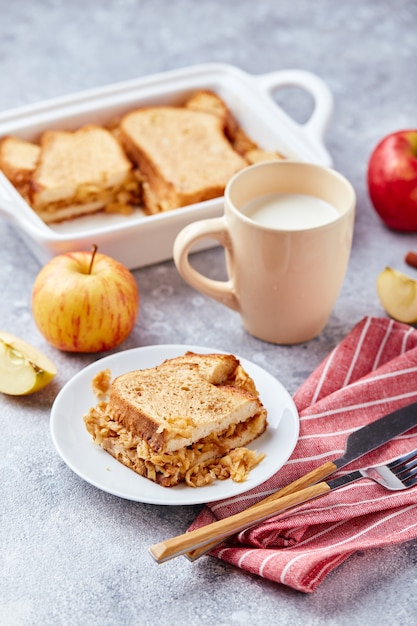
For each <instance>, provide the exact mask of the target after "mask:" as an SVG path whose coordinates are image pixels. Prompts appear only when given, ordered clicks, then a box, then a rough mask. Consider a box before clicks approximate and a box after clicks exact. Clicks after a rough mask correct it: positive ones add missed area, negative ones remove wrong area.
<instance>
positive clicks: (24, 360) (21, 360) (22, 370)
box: [0, 331, 57, 396]
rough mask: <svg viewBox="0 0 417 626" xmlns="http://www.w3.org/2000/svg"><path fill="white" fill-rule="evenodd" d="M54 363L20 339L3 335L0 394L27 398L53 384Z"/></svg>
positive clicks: (8, 334)
mask: <svg viewBox="0 0 417 626" xmlns="http://www.w3.org/2000/svg"><path fill="white" fill-rule="evenodd" d="M56 372H57V370H56V367H55V365H54V364H53V363H52V361H51V360H50V359H49V358H48V357H47V356H45V355H44V354H42V352H40V351H39V350H37V349H36V348H34V347H33V346H31V345H30V344H28V343H26V342H25V341H23V340H22V339H19V337H15V336H14V335H11V334H10V333H6V332H4V331H0V392H2V393H7V394H9V395H11V396H24V395H27V394H30V393H34V392H35V391H39V389H42V388H43V387H45V386H46V385H47V384H48V383H50V382H51V380H52V379H53V377H54V376H55V374H56Z"/></svg>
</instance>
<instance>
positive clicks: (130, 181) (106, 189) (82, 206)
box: [31, 125, 139, 223]
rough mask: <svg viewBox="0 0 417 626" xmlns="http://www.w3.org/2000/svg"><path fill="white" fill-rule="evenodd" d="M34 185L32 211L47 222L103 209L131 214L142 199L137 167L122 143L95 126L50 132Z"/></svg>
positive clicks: (47, 132)
mask: <svg viewBox="0 0 417 626" xmlns="http://www.w3.org/2000/svg"><path fill="white" fill-rule="evenodd" d="M32 185H33V192H32V197H31V204H32V207H33V209H34V210H35V211H36V212H37V213H38V214H39V215H40V217H41V218H42V219H43V220H44V221H45V222H47V223H50V222H56V221H61V220H63V219H70V218H72V217H76V216H79V215H85V214H88V213H93V212H96V211H99V210H102V209H106V210H109V211H118V210H120V211H121V212H123V209H124V208H125V210H126V211H127V210H128V207H131V205H132V204H135V203H137V202H138V196H139V182H138V180H136V179H135V177H134V174H133V167H132V163H131V162H130V161H129V159H128V158H127V157H126V155H125V153H124V151H123V149H122V147H121V146H120V144H119V142H118V141H117V140H116V139H115V137H114V136H113V135H112V133H111V132H110V131H108V130H106V129H104V128H102V127H99V126H94V125H90V126H84V127H82V128H80V129H79V130H77V131H74V132H68V131H46V132H44V133H43V135H42V137H41V153H40V158H39V163H38V166H37V168H36V170H35V172H34V173H33V176H32Z"/></svg>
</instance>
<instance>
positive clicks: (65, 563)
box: [0, 0, 417, 626]
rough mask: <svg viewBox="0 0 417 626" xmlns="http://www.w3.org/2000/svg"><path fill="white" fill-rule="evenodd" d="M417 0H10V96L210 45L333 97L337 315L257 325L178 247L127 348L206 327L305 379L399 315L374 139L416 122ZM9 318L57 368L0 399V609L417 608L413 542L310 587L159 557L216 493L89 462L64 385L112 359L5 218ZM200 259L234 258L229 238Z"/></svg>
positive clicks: (393, 245) (5, 61)
mask: <svg viewBox="0 0 417 626" xmlns="http://www.w3.org/2000/svg"><path fill="white" fill-rule="evenodd" d="M416 27H417V4H416V3H415V2H414V0H408V1H407V0H397V2H395V3H393V2H388V1H379V2H375V1H374V0H351V1H350V2H336V1H335V0H317V1H316V2H309V1H307V0H292V1H289V0H284V1H280V0H256V1H255V2H254V1H253V0H250V1H249V0H211V1H210V2H205V1H203V0H200V1H198V0H195V1H192V0H175V1H173V2H171V1H169V0H165V1H164V0H142V1H140V0H120V1H110V2H99V1H98V0H90V1H88V2H86V1H85V0H84V1H81V0H72V1H71V2H64V1H63V0H62V1H60V0H55V1H54V0H38V1H37V2H29V0H15V2H13V3H10V2H9V1H6V0H0V78H1V82H0V110H6V109H11V108H14V107H18V106H21V105H24V104H28V103H33V102H37V101H41V100H43V99H46V98H49V97H55V96H58V95H65V94H68V93H71V92H74V91H79V90H82V89H85V88H90V87H96V86H100V85H106V84H109V83H113V82H117V81H121V80H125V79H130V78H135V77H139V76H144V75H148V74H152V73H156V72H160V71H163V70H167V69H171V68H177V67H184V66H188V65H191V64H196V63H207V62H216V61H217V62H225V63H231V64H234V65H237V66H239V67H241V68H242V69H244V70H245V71H247V72H250V73H254V74H259V73H265V72H270V71H275V70H280V69H289V68H301V69H306V70H310V71H312V72H314V73H316V74H318V75H320V76H321V77H322V78H323V79H324V80H325V81H326V82H327V84H328V85H329V87H330V89H331V91H332V92H333V95H334V99H335V111H334V115H333V119H332V122H331V125H330V127H329V130H328V134H327V137H326V144H327V147H328V149H329V150H330V152H331V154H332V156H333V159H334V165H335V167H336V168H337V169H338V170H340V171H341V172H342V173H344V174H345V175H346V176H347V177H348V178H349V179H350V180H351V181H352V183H353V184H354V186H355V189H356V191H357V195H358V207H357V218H356V226H355V237H354V245H353V252H352V258H351V262H350V265H349V270H348V274H347V276H346V280H345V283H344V286H343V289H342V292H341V295H340V298H339V300H338V302H337V305H336V307H335V309H334V312H333V314H332V317H331V319H330V320H329V323H328V325H327V327H326V329H325V331H324V332H323V333H322V335H321V336H320V337H318V338H317V339H315V340H313V341H311V342H309V343H308V344H306V345H301V346H291V347H279V346H272V345H268V344H265V343H262V342H260V341H257V340H256V339H254V338H252V337H250V336H248V335H247V334H246V333H245V332H244V331H243V330H242V328H241V325H240V322H239V319H238V317H237V315H236V314H235V313H233V312H232V311H229V310H228V309H225V308H223V307H222V306H221V305H219V304H217V303H215V302H213V301H210V300H208V299H206V298H204V297H203V296H200V295H199V294H197V293H196V292H194V291H193V290H192V289H191V288H189V287H188V286H187V285H186V284H185V283H184V282H183V281H182V279H181V278H180V277H179V276H178V274H177V272H176V270H175V267H174V266H173V264H172V262H166V263H163V264H160V265H157V266H154V267H150V268H143V269H140V270H136V271H135V272H134V275H135V278H136V280H137V283H138V285H139V288H140V292H141V310H140V314H139V317H138V321H137V324H136V327H135V329H134V331H133V333H132V335H131V336H130V337H129V339H128V340H127V341H126V342H125V344H124V345H123V346H122V347H121V348H120V349H125V348H131V347H136V346H142V345H151V344H164V343H186V344H197V345H207V346H213V347H217V348H221V349H224V350H230V351H233V352H236V353H238V354H240V355H242V356H244V357H247V358H250V359H251V360H253V361H254V362H256V363H258V364H259V365H261V366H263V367H265V368H267V369H268V370H269V371H270V372H272V373H273V374H274V375H275V376H277V377H278V378H279V379H280V380H281V381H282V383H283V384H284V385H285V386H286V387H287V389H288V390H289V391H290V392H291V393H292V392H294V391H295V389H296V388H297V387H298V385H299V384H300V383H301V382H302V381H303V380H304V379H305V378H306V376H307V375H308V374H309V373H310V372H311V371H312V370H313V369H314V368H315V367H316V365H317V364H318V363H319V362H320V361H321V360H322V358H323V357H324V356H325V355H326V354H327V353H328V352H329V350H331V349H332V348H333V346H334V345H335V344H336V343H337V342H338V341H339V340H340V339H341V338H342V337H343V336H344V335H345V334H346V333H347V332H348V331H349V329H350V328H351V327H352V326H353V325H354V324H355V323H356V322H357V321H359V320H360V319H361V318H362V317H363V316H365V315H377V316H378V315H384V312H383V310H382V309H381V306H380V304H379V302H378V299H377V295H376V291H375V279H376V275H377V273H378V272H379V271H380V270H381V269H382V268H383V267H384V266H385V265H392V266H393V267H396V268H397V269H402V270H405V271H409V270H408V269H407V268H406V266H405V264H404V260H403V259H404V255H405V253H406V252H407V251H408V250H409V249H412V248H413V247H414V249H416V250H417V240H416V236H415V234H413V235H399V234H395V233H392V232H389V231H387V230H386V229H385V228H384V227H383V225H382V224H381V222H380V221H379V219H378V218H377V216H376V215H375V213H374V211H373V209H372V208H371V206H370V203H369V200H368V197H367V193H366V186H365V172H366V162H367V158H368V156H369V154H370V151H371V149H372V148H373V146H374V145H375V144H376V142H377V141H378V140H379V139H380V138H381V137H383V136H384V135H385V134H387V133H389V132H391V131H394V130H398V129H400V128H403V127H412V126H415V125H416V118H417V106H416V96H415V76H416V67H417V38H416ZM279 102H280V104H282V106H283V107H284V108H286V109H288V110H289V111H290V112H291V114H292V115H293V116H294V118H295V119H296V120H297V121H304V120H305V119H306V118H307V117H308V115H309V111H310V106H311V103H310V101H309V99H308V98H307V97H306V96H305V94H304V93H302V94H301V93H299V92H298V91H294V90H288V91H287V92H285V93H283V94H280V96H279ZM0 241H1V246H0V288H1V294H2V297H1V299H0V327H1V328H2V329H5V330H8V331H10V332H14V333H16V334H18V335H20V336H22V337H23V338H25V339H27V340H29V341H31V342H32V343H33V344H35V345H37V346H38V347H39V348H40V349H42V350H44V351H45V352H46V353H48V354H49V355H50V356H51V357H52V358H53V359H54V360H55V362H56V363H57V366H58V368H59V374H58V376H57V377H56V380H55V381H54V382H53V383H52V384H51V386H49V387H48V388H46V389H45V390H44V391H42V392H40V393H38V394H36V395H34V396H31V397H27V398H11V397H6V396H3V397H1V398H0V413H1V428H2V437H1V439H0V441H1V443H0V490H1V493H0V515H1V525H0V541H1V546H0V581H1V582H0V624H2V626H3V625H4V626H12V625H16V626H38V625H39V626H55V625H63V626H67V625H68V626H84V625H87V624H88V625H89V626H90V625H91V626H119V625H122V624H123V625H124V624H137V625H141V626H142V625H150V624H159V625H160V626H165V625H169V626H171V625H172V623H173V622H174V620H175V621H176V622H177V623H178V621H179V622H180V623H188V624H190V625H194V624H195V625H197V624H198V625H199V624H204V625H214V624H216V625H217V626H223V625H224V626H226V625H228V626H229V625H233V624H245V625H246V624H247V625H252V624H256V625H258V624H290V623H291V624H293V625H294V626H297V625H298V624H300V625H301V624H303V625H304V626H305V625H311V626H313V625H316V624H320V625H328V626H330V625H331V626H347V625H349V626H350V625H351V624H363V625H365V624H366V625H372V624H378V625H380V626H382V625H385V624H403V625H412V624H416V620H417V618H416V615H417V600H416V597H417V596H416V581H417V569H416V568H417V565H416V561H417V552H416V543H415V542H412V543H409V544H408V545H402V546H399V547H395V548H392V549H387V550H383V551H374V552H369V553H366V554H357V555H355V556H353V557H352V558H351V559H349V560H348V561H347V562H346V563H345V564H343V565H342V566H341V567H340V568H339V569H338V570H337V571H336V572H334V573H333V574H332V575H330V576H329V577H328V579H327V580H326V581H325V582H324V584H323V585H322V586H321V587H319V589H318V590H317V591H316V592H315V593H314V594H312V595H310V596H306V595H302V594H299V593H297V592H294V591H292V590H290V589H287V588H285V587H282V586H279V585H275V584H272V583H270V582H267V581H265V580H262V579H260V578H257V577H252V576H250V575H249V574H246V573H243V572H241V571H240V570H237V569H233V568H231V567H229V566H228V565H226V564H224V563H222V562H220V561H218V560H216V559H213V558H203V559H201V560H200V561H199V562H197V563H195V564H194V565H191V564H190V563H188V561H186V560H185V559H177V560H174V561H171V562H169V563H166V564H165V565H163V566H157V565H156V564H155V563H153V561H152V560H151V559H150V557H149V555H148V552H147V550H148V546H149V545H150V544H152V543H155V542H156V541H158V540H161V539H163V538H165V537H169V536H172V535H175V534H178V533H180V532H182V531H184V530H185V529H186V528H187V526H188V524H189V523H190V522H191V521H192V520H193V519H194V517H195V515H196V514H197V512H198V510H199V508H200V507H197V506H196V507H164V506H154V505H147V504H140V503H133V502H129V501H123V500H120V499H118V498H116V497H113V496H111V495H108V494H106V493H103V492H101V491H99V490H98V489H95V488H94V487H92V486H90V485H89V484H87V483H85V482H83V481H82V480H81V479H79V478H78V477H77V476H76V475H75V474H73V473H72V471H71V470H70V469H69V468H67V466H66V465H65V464H64V463H63V462H62V461H61V459H60V457H59V456H58V454H57V453H56V451H55V449H54V447H53V445H52V441H51V438H50V435H49V414H50V408H51V405H52V403H53V400H54V398H55V396H56V394H57V393H58V391H59V389H60V388H61V387H62V386H63V385H64V384H65V383H66V382H67V381H68V380H69V379H70V378H71V377H72V376H73V375H74V374H75V373H76V372H78V371H79V370H80V369H81V368H82V367H83V366H85V365H87V364H88V363H90V362H91V361H92V360H93V359H94V358H95V357H92V356H86V355H67V354H61V353H58V352H57V351H55V350H54V349H53V348H52V347H50V346H49V345H48V344H46V342H45V341H44V339H43V338H42V337H41V336H40V334H39V333H38V331H37V330H36V327H35V325H34V322H33V319H32V316H31V311H30V293H31V288H32V285H33V281H34V279H35V276H36V274H37V272H38V271H39V265H38V263H37V261H36V259H34V257H33V256H32V255H31V253H30V252H29V251H28V249H27V248H26V246H25V244H24V243H23V242H22V241H21V239H20V238H19V236H18V233H17V231H16V230H15V229H14V228H13V227H12V226H11V225H10V224H8V223H7V222H6V221H5V220H4V219H3V218H0ZM195 262H196V264H197V266H198V267H199V268H200V269H202V270H204V271H210V273H211V274H212V275H213V276H215V277H221V276H223V272H224V269H223V257H222V254H221V252H220V250H219V249H213V250H210V251H207V252H204V253H200V254H198V255H196V257H195Z"/></svg>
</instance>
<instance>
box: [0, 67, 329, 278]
mask: <svg viewBox="0 0 417 626" xmlns="http://www.w3.org/2000/svg"><path fill="white" fill-rule="evenodd" d="M289 86H296V87H300V88H302V89H304V90H306V91H308V92H309V93H310V94H311V96H312V98H313V100H314V108H313V111H312V113H311V116H310V118H309V119H308V120H307V122H306V123H304V124H298V123H297V122H295V121H294V120H292V119H291V118H290V117H289V116H288V115H287V114H286V113H285V112H284V111H283V110H282V108H281V107H279V106H278V105H277V103H276V102H275V100H274V93H275V92H276V91H277V90H279V89H281V88H285V87H289ZM198 89H211V90H213V91H215V92H216V93H218V94H219V95H220V97H222V98H223V99H224V101H225V102H226V103H227V105H228V106H229V108H230V110H231V111H232V113H233V114H234V116H235V117H236V119H237V120H238V122H239V123H240V124H241V126H242V127H243V128H244V130H245V131H246V132H247V133H248V135H249V136H250V137H251V138H252V139H254V140H255V141H256V142H257V143H258V144H259V145H260V146H261V147H262V148H264V149H267V150H268V149H269V150H279V151H281V152H282V153H283V154H284V155H285V156H286V157H288V158H295V159H298V160H305V161H309V162H315V163H317V164H320V165H325V166H331V164H332V160H331V157H330V155H329V153H328V151H327V150H326V148H325V146H324V134H325V132H326V129H327V126H328V123H329V120H330V117H331V113H332V110H333V100H332V96H331V93H330V91H329V89H328V88H327V86H326V84H325V83H324V82H323V81H322V80H321V79H320V78H319V77H318V76H316V75H315V74H311V73H310V72H305V71H303V70H284V71H277V72H271V73H269V74H261V75H256V76H255V75H249V74H247V73H246V72H244V71H242V70H241V69H239V68H237V67H234V66H232V65H227V64H221V63H213V64H204V65H195V66H191V67H188V68H182V69H178V70H171V71H168V72H164V73H160V74H155V75H153V76H148V77H143V78H139V79H134V80H130V81H125V82H121V83H116V84H113V85H109V86H106V87H101V88H96V89H91V90H87V91H83V92H80V93H76V94H73V95H69V96H64V97H60V98H55V99H51V100H48V101H45V102H41V103H37V104H34V105H29V106H26V107H21V108H18V109H14V110H11V111H6V112H3V113H0V138H1V137H4V136H7V135H15V136H18V137H21V138H22V139H27V140H29V141H34V140H36V139H37V138H38V137H39V135H40V134H41V132H43V131H44V130H46V129H49V128H60V129H63V130H74V129H75V128H78V127H80V126H82V125H84V124H87V123H96V124H105V123H108V122H110V121H111V120H113V119H114V118H117V117H118V116H120V115H122V114H123V113H124V112H126V111H129V110H132V109H134V108H136V107H140V106H152V105H156V104H178V103H179V102H181V101H183V100H184V99H185V98H186V96H187V95H190V94H191V93H193V92H194V91H196V90H198ZM222 212H223V198H222V197H221V198H216V199H214V200H209V201H206V202H202V203H198V204H193V205H189V206H187V207H183V208H180V209H175V210H174V211H170V212H168V213H164V214H159V215H152V216H145V215H144V214H143V213H142V212H141V211H135V212H134V214H133V215H131V216H117V215H104V214H96V215H93V216H91V217H84V218H78V219H76V220H71V221H67V222H62V223H61V224H56V225H49V226H48V225H46V224H45V223H44V222H43V221H42V220H41V219H40V218H39V217H38V216H37V215H36V214H35V213H34V211H32V209H31V208H30V207H29V206H28V205H27V203H26V202H25V201H24V200H23V198H22V197H21V196H20V194H19V193H18V192H17V191H16V189H15V188H14V187H13V186H12V185H11V184H10V182H9V181H8V180H7V179H6V177H5V176H4V175H3V174H2V173H1V172H0V215H1V214H3V216H5V217H6V218H7V219H8V220H9V221H11V222H12V224H14V225H16V226H18V227H19V229H20V230H21V232H22V234H23V235H24V238H25V239H26V241H27V243H28V244H29V245H30V246H31V247H32V244H34V248H33V247H32V249H33V251H34V252H35V255H36V256H38V258H39V259H40V260H41V262H43V261H46V260H47V258H48V257H50V256H53V255H55V254H58V253H62V252H65V251H69V250H72V249H74V248H75V247H76V248H78V249H90V248H91V246H92V245H93V243H96V244H97V245H99V247H100V248H101V251H102V252H105V253H108V254H110V255H113V256H116V257H117V258H119V260H121V261H122V262H126V264H127V265H128V266H129V267H130V268H131V269H132V268H133V267H140V266H142V265H147V264H151V263H154V262H158V261H159V260H165V259H168V258H172V244H173V241H174V239H175V236H176V235H177V234H178V232H179V231H180V230H181V229H182V228H183V227H184V226H185V225H186V224H188V223H190V222H192V221H195V220H197V219H205V218H207V217H215V216H216V217H217V216H220V215H221V214H222ZM135 235H137V236H138V237H142V244H143V245H144V246H145V247H146V245H147V244H149V249H148V250H142V251H141V250H140V246H139V247H138V250H136V251H135V250H132V245H134V241H135V240H134V236H135ZM150 239H152V241H150ZM154 239H157V241H158V246H157V247H159V250H157V251H156V252H155V241H154ZM126 245H127V246H129V247H130V250H129V251H127V250H126ZM39 248H40V250H39Z"/></svg>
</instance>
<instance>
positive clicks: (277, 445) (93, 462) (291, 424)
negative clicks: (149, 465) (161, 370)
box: [51, 345, 299, 505]
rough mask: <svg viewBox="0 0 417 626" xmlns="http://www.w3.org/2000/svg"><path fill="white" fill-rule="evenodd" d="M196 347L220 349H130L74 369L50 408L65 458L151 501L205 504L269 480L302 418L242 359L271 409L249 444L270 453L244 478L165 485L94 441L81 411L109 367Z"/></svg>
mask: <svg viewBox="0 0 417 626" xmlns="http://www.w3.org/2000/svg"><path fill="white" fill-rule="evenodd" d="M187 350H191V351H193V352H200V353H207V352H222V351H221V350H217V349H214V348H203V347H199V346H188V345H160V346H147V347H143V348H134V349H132V350H126V351H124V352H119V353H116V354H113V355H110V356H107V357H104V358H102V359H100V360H98V361H95V362H94V363H92V364H91V365H89V366H88V367H86V368H85V369H83V370H81V371H80V372H79V373H78V374H76V375H75V376H74V377H73V378H72V379H71V380H70V381H69V382H68V383H67V384H66V385H65V386H64V387H63V388H62V389H61V391H60V392H59V394H58V396H57V397H56V399H55V402H54V404H53V407H52V412H51V434H52V440H53V442H54V445H55V447H56V449H57V451H58V453H59V454H60V455H61V457H62V459H63V460H64V461H65V463H66V464H67V465H68V466H69V467H70V468H71V469H72V470H73V471H74V472H75V473H76V474H78V476H80V477H81V478H83V479H84V480H86V481H87V482H88V483H90V484H91V485H94V486H95V487H98V488H99V489H102V490H103V491H106V492H108V493H111V494H113V495H115V496H119V497H120V498H126V499H128V500H134V501H137V502H146V503H150V504H169V505H183V504H202V503H205V502H214V501H217V500H222V499H224V498H229V497H232V496H236V495H239V494H241V493H243V492H245V491H248V490H249V489H252V488H253V487H256V486H257V485H259V484H260V483H262V482H264V481H265V480H267V479H268V478H269V477H270V476H272V475H273V474H274V473H275V472H276V471H278V470H279V469H280V467H282V466H283V465H284V463H285V462H286V461H287V460H288V458H289V456H290V455H291V453H292V451H293V450H294V447H295V444H296V443H297V439H298V432H299V418H298V412H297V409H296V407H295V405H294V402H293V400H292V398H291V396H290V395H289V393H288V392H287V391H286V390H285V388H284V387H283V385H282V384H281V383H280V382H279V381H278V380H277V379H276V378H274V377H273V376H272V375H271V374H269V373H268V372H266V371H265V370H264V369H262V368H261V367H259V366H258V365H256V364H254V363H252V362H251V361H248V360H246V359H244V358H240V357H238V358H240V362H241V364H242V366H243V367H244V368H245V369H246V371H247V372H248V373H249V374H250V375H251V376H252V378H253V380H254V381H255V384H256V386H257V388H258V391H259V394H260V397H261V400H262V402H263V404H264V406H265V407H266V409H267V411H268V428H267V430H266V432H265V433H264V434H263V435H262V436H261V437H259V438H258V439H257V440H256V441H254V442H253V443H252V444H251V445H250V446H249V447H250V448H252V449H255V450H258V451H262V452H265V453H266V457H265V459H264V460H263V461H262V462H261V463H260V464H259V465H258V466H257V467H255V468H254V469H253V470H252V471H251V472H250V474H249V477H248V479H247V480H246V481H245V482H243V483H235V482H233V481H232V480H230V479H229V480H223V481H220V480H217V481H215V482H214V483H212V484H211V485H208V486H206V487H199V488H192V487H188V486H186V485H178V486H176V487H171V488H166V487H161V486H160V485H157V484H155V483H153V482H152V481H150V480H148V479H146V478H143V477H142V476H139V475H138V474H136V473H135V472H134V471H133V470H131V469H129V468H127V467H125V466H124V465H122V463H119V462H118V461H116V460H115V459H114V458H113V457H112V456H111V455H110V454H108V453H107V452H105V451H104V450H103V449H102V448H101V447H99V446H97V445H95V444H94V443H93V440H92V438H91V436H90V434H89V433H88V432H87V430H86V427H85V425H84V421H83V415H84V414H85V413H86V412H87V411H88V410H89V409H90V407H92V406H95V404H97V398H96V397H95V395H94V393H93V391H92V388H91V381H92V379H93V377H94V375H95V374H96V373H98V372H100V371H101V370H103V369H105V368H110V369H111V372H112V376H113V377H114V376H118V375H120V374H123V373H125V372H129V371H131V370H134V369H143V368H147V367H153V366H155V365H158V364H159V363H162V361H164V360H165V359H169V358H172V357H174V356H178V355H181V354H184V353H185V352H186V351H187Z"/></svg>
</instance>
